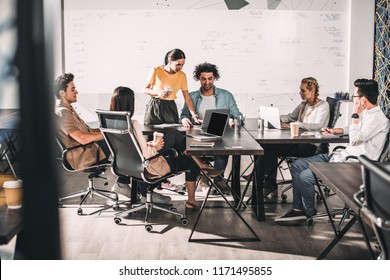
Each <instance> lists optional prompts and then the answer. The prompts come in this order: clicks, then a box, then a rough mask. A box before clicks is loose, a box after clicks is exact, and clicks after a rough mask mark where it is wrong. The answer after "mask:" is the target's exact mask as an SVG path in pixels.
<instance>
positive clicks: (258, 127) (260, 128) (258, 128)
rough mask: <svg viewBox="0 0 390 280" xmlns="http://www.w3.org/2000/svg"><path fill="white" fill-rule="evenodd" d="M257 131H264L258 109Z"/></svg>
mask: <svg viewBox="0 0 390 280" xmlns="http://www.w3.org/2000/svg"><path fill="white" fill-rule="evenodd" d="M257 131H258V132H263V131H264V119H262V118H261V114H260V109H259V112H258V113H257Z"/></svg>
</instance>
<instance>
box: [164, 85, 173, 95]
mask: <svg viewBox="0 0 390 280" xmlns="http://www.w3.org/2000/svg"><path fill="white" fill-rule="evenodd" d="M164 90H165V91H166V92H167V96H168V95H170V94H171V92H172V87H171V86H165V87H164Z"/></svg>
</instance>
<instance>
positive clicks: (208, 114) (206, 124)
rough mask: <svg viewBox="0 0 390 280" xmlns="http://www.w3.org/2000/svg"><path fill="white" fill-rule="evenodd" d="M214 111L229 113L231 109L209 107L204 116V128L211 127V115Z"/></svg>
mask: <svg viewBox="0 0 390 280" xmlns="http://www.w3.org/2000/svg"><path fill="white" fill-rule="evenodd" d="M213 112H216V113H224V114H229V113H230V109H208V110H206V111H205V114H204V118H203V123H202V126H201V128H202V129H207V128H208V127H209V123H210V117H211V114H212V113H213Z"/></svg>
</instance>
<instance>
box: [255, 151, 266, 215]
mask: <svg viewBox="0 0 390 280" xmlns="http://www.w3.org/2000/svg"><path fill="white" fill-rule="evenodd" d="M254 160H255V164H254V168H253V187H252V208H253V211H254V213H255V217H256V219H257V220H258V221H265V210H264V196H263V188H264V157H262V156H255V158H254Z"/></svg>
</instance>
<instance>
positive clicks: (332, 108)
mask: <svg viewBox="0 0 390 280" xmlns="http://www.w3.org/2000/svg"><path fill="white" fill-rule="evenodd" d="M326 102H328V104H329V122H328V127H329V128H334V127H335V125H336V122H337V120H338V118H339V117H340V105H341V103H340V100H338V99H335V98H333V97H330V96H328V97H327V98H326ZM327 152H329V144H327V143H321V144H320V145H319V146H318V147H317V150H316V152H315V154H316V155H318V154H323V153H327ZM294 160H296V157H281V160H280V161H279V162H278V168H279V171H280V173H281V174H283V170H286V169H288V170H290V165H291V163H292V162H293V161H294ZM283 161H285V162H286V165H287V168H284V169H283V167H282V166H281V164H282V162H283ZM291 183H292V182H291V180H284V177H283V180H282V181H281V182H279V183H278V185H282V184H289V185H288V186H287V187H286V188H285V189H283V190H282V193H281V195H280V197H281V198H282V201H283V202H285V201H286V199H287V195H286V192H287V191H288V190H289V189H291V188H292V184H291ZM324 191H325V192H326V193H329V191H330V190H329V188H327V187H324ZM317 199H318V200H320V199H321V196H320V195H319V194H317Z"/></svg>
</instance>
